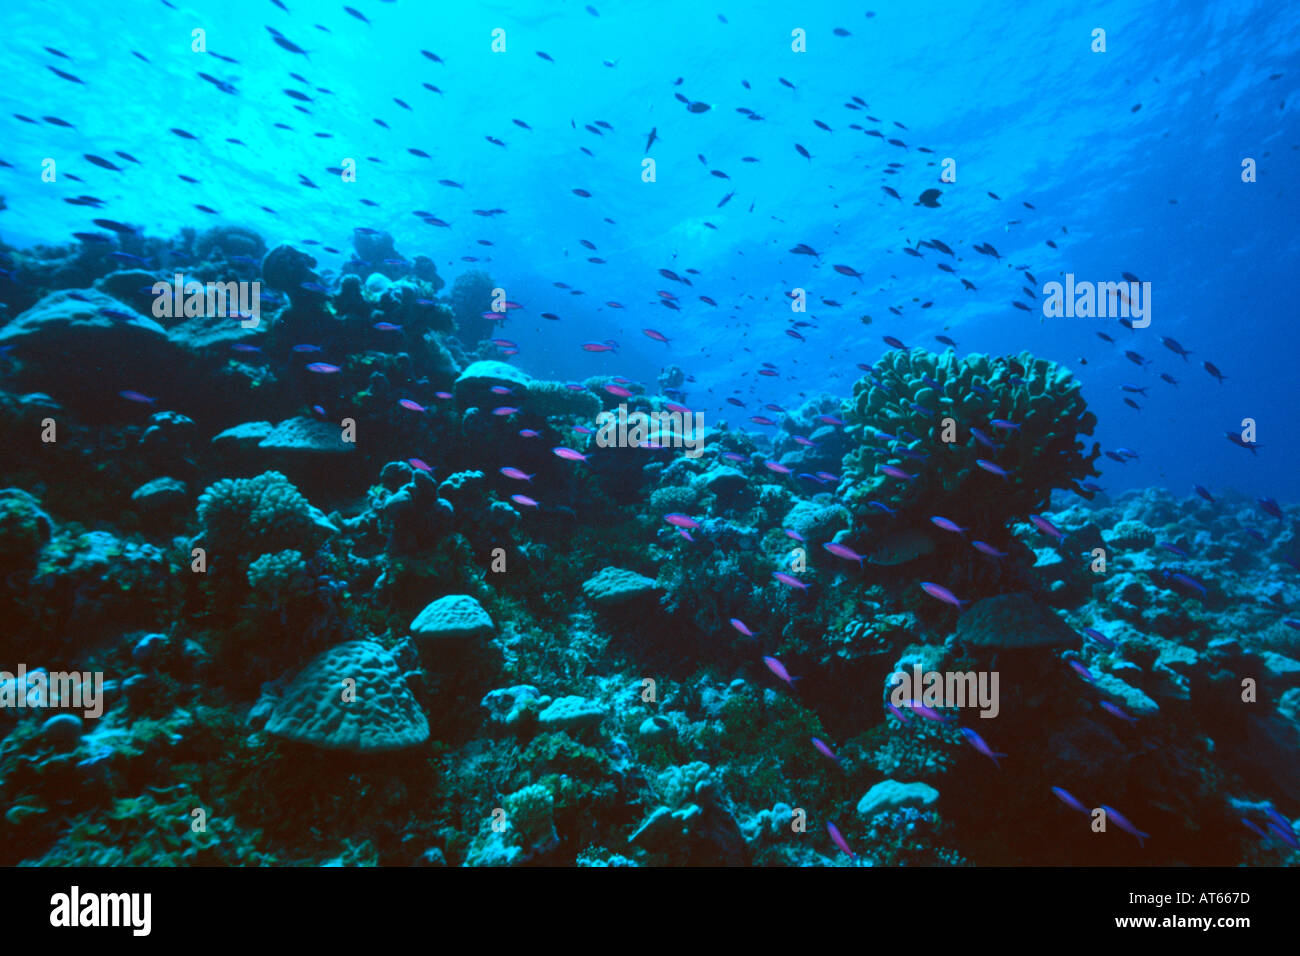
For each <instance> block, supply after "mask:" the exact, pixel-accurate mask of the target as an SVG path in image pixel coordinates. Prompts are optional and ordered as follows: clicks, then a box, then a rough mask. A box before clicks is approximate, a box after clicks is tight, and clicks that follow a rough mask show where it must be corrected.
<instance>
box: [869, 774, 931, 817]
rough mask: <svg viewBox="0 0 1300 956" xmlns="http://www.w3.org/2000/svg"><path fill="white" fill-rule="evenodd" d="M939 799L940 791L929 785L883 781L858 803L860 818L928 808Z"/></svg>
mask: <svg viewBox="0 0 1300 956" xmlns="http://www.w3.org/2000/svg"><path fill="white" fill-rule="evenodd" d="M938 799H939V791H938V790H936V789H934V787H932V786H930V785H929V784H925V783H900V782H899V781H897V780H882V781H880V783H878V784H876V785H875V786H874V787H872V788H871V789H870V790H868V791H867V792H866V793H865V794H864V795H863V797H862V799H861V800H859V801H858V816H860V817H863V818H865V819H867V820H870V819H871V818H872V817H874V816H875V815H876V814H877V813H890V812H892V811H894V810H901V809H902V808H903V807H922V808H924V807H928V806H930V805H931V804H932V803H934V802H935V801H936V800H938Z"/></svg>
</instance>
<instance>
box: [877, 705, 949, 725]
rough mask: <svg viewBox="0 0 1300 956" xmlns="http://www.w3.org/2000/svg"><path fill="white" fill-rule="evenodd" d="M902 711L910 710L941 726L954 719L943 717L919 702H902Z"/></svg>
mask: <svg viewBox="0 0 1300 956" xmlns="http://www.w3.org/2000/svg"><path fill="white" fill-rule="evenodd" d="M890 706H891V707H892V706H893V705H892V704H891V705H890ZM903 709H904V710H910V711H912V712H913V713H915V714H920V715H921V716H922V717H924V718H925V719H926V720H933V721H935V722H937V723H941V724H946V723H948V722H949V721H951V720H953V719H954V718H952V717H945V716H944V715H943V714H941V713H939V712H938V711H937V710H935V709H934V708H933V707H929V706H927V705H925V704H923V703H921V702H920V701H919V700H905V701H903Z"/></svg>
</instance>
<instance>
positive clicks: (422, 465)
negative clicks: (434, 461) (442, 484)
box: [406, 458, 433, 471]
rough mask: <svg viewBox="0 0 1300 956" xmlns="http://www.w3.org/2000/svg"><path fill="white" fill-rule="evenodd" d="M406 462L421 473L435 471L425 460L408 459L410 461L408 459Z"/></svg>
mask: <svg viewBox="0 0 1300 956" xmlns="http://www.w3.org/2000/svg"><path fill="white" fill-rule="evenodd" d="M406 462H407V464H409V465H410V466H411V467H412V468H417V469H419V470H420V471H433V466H432V465H430V464H429V463H428V462H427V461H424V460H423V459H420V458H408V459H406Z"/></svg>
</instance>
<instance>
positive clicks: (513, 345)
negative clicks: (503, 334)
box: [488, 339, 519, 349]
mask: <svg viewBox="0 0 1300 956" xmlns="http://www.w3.org/2000/svg"><path fill="white" fill-rule="evenodd" d="M488 341H489V342H491V343H492V344H493V345H497V346H500V347H501V348H503V349H517V348H519V343H518V342H512V341H510V340H509V339H488Z"/></svg>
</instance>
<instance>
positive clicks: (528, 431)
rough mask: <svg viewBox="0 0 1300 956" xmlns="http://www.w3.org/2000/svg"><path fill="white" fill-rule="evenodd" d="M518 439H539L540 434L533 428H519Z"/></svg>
mask: <svg viewBox="0 0 1300 956" xmlns="http://www.w3.org/2000/svg"><path fill="white" fill-rule="evenodd" d="M519 437H520V438H541V437H542V433H541V432H539V431H538V430H537V429H535V428H521V429H519Z"/></svg>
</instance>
